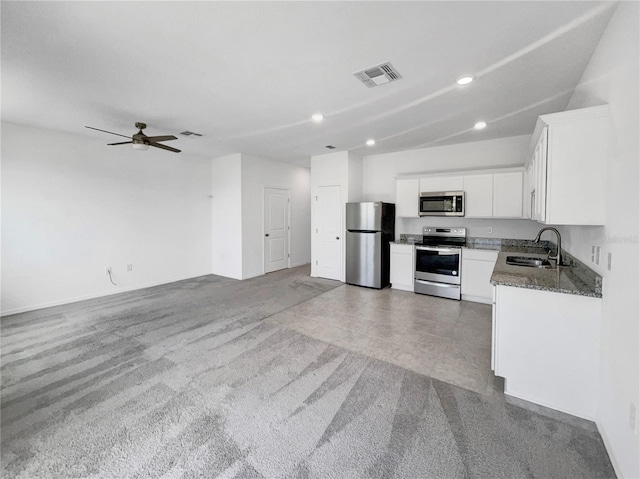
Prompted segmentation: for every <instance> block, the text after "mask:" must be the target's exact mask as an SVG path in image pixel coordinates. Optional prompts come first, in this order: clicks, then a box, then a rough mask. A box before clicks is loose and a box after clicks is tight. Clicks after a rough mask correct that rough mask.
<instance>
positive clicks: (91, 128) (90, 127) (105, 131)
mask: <svg viewBox="0 0 640 479" xmlns="http://www.w3.org/2000/svg"><path fill="white" fill-rule="evenodd" d="M85 128H89V129H90V130H96V131H102V132H104V133H110V134H112V135H118V136H123V137H125V138H131V137H130V136H127V135H121V134H120V133H114V132H112V131H107V130H101V129H100V128H94V127H92V126H85Z"/></svg>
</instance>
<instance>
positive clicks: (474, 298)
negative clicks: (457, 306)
mask: <svg viewBox="0 0 640 479" xmlns="http://www.w3.org/2000/svg"><path fill="white" fill-rule="evenodd" d="M461 298H462V300H463V301H471V302H473V303H483V304H492V303H493V298H485V297H483V296H473V295H471V294H463V295H461Z"/></svg>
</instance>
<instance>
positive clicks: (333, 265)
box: [315, 186, 344, 281]
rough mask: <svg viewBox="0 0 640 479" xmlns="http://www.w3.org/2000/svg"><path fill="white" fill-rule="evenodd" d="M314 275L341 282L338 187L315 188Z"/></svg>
mask: <svg viewBox="0 0 640 479" xmlns="http://www.w3.org/2000/svg"><path fill="white" fill-rule="evenodd" d="M315 200H316V209H315V213H316V214H315V218H316V232H315V234H316V274H317V276H319V277H321V278H328V279H336V280H338V281H342V271H343V263H344V260H343V258H342V251H343V249H342V242H343V241H344V239H343V231H342V213H343V212H342V208H343V207H342V202H341V201H340V186H319V187H317V188H316V195H315Z"/></svg>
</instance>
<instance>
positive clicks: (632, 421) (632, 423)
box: [629, 403, 637, 433]
mask: <svg viewBox="0 0 640 479" xmlns="http://www.w3.org/2000/svg"><path fill="white" fill-rule="evenodd" d="M629 427H630V428H631V430H632V431H633V432H634V433H635V432H637V430H636V405H635V404H634V403H630V404H629Z"/></svg>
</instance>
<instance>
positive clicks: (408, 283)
mask: <svg viewBox="0 0 640 479" xmlns="http://www.w3.org/2000/svg"><path fill="white" fill-rule="evenodd" d="M413 250H414V248H413V246H412V245H397V244H392V245H391V265H390V271H389V277H390V281H391V287H392V288H394V289H402V290H405V291H413V278H414V264H413Z"/></svg>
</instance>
